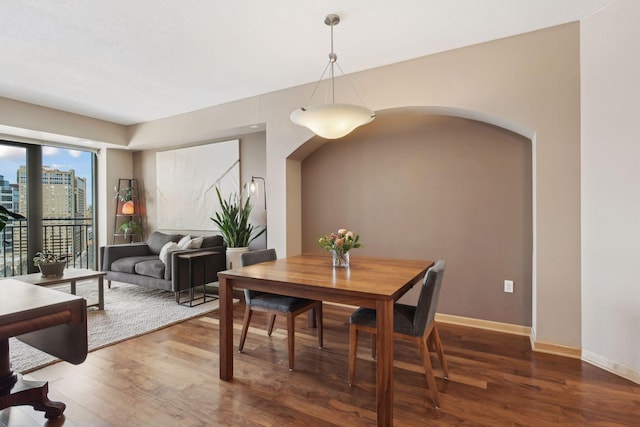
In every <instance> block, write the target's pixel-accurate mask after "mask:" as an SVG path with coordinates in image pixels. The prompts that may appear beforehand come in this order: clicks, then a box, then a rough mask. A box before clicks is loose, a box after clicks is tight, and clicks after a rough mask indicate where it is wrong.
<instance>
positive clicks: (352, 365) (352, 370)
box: [349, 324, 359, 386]
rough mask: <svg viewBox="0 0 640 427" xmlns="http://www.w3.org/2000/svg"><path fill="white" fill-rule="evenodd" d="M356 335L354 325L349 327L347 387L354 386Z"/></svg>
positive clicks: (356, 330)
mask: <svg viewBox="0 0 640 427" xmlns="http://www.w3.org/2000/svg"><path fill="white" fill-rule="evenodd" d="M358 335H359V331H358V328H357V327H356V325H354V324H352V325H351V326H349V385H350V386H352V385H353V384H355V379H356V356H357V354H358Z"/></svg>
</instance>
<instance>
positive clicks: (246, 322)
mask: <svg viewBox="0 0 640 427" xmlns="http://www.w3.org/2000/svg"><path fill="white" fill-rule="evenodd" d="M252 313H253V311H252V310H251V308H250V307H249V306H246V308H245V310H244V321H243V322H242V334H240V344H239V345H238V351H242V349H243V348H244V340H245V339H246V338H247V331H248V330H249V323H250V322H251V314H252Z"/></svg>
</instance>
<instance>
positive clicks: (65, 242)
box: [0, 218, 96, 277]
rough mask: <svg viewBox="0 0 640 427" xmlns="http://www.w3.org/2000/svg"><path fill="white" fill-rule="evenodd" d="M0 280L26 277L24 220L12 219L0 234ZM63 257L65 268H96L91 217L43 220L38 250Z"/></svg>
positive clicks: (26, 259) (25, 230)
mask: <svg viewBox="0 0 640 427" xmlns="http://www.w3.org/2000/svg"><path fill="white" fill-rule="evenodd" d="M0 239H1V240H0V242H1V243H2V244H0V277H11V276H17V275H21V274H27V273H28V272H29V271H28V267H29V266H30V265H31V266H32V265H33V264H32V263H33V260H31V259H28V255H27V221H26V220H14V221H10V222H9V223H7V226H6V227H5V229H4V230H2V231H1V232H0ZM44 249H48V250H50V251H51V252H53V253H56V254H64V255H67V259H66V261H67V267H76V268H92V269H95V268H96V261H95V257H94V252H95V251H94V233H93V225H92V218H44V219H43V220H42V248H37V249H36V251H35V252H38V251H41V250H44Z"/></svg>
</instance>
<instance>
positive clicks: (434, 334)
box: [431, 325, 449, 379]
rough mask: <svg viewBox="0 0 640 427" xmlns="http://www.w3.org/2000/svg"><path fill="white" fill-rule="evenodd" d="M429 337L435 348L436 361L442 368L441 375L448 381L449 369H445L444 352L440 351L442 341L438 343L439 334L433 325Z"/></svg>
mask: <svg viewBox="0 0 640 427" xmlns="http://www.w3.org/2000/svg"><path fill="white" fill-rule="evenodd" d="M431 337H432V338H433V343H434V344H435V346H436V352H437V353H438V359H440V366H442V373H443V375H444V377H445V378H446V379H449V368H448V367H447V362H446V361H445V360H444V350H443V349H442V341H440V334H439V333H438V328H437V327H436V326H435V325H434V326H433V331H431Z"/></svg>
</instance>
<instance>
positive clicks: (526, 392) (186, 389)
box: [0, 305, 640, 427]
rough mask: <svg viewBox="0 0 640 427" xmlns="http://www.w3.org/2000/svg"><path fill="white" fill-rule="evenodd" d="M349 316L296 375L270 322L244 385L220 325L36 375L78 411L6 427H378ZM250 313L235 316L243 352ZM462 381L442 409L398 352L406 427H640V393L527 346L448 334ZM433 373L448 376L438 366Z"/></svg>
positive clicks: (330, 310)
mask: <svg viewBox="0 0 640 427" xmlns="http://www.w3.org/2000/svg"><path fill="white" fill-rule="evenodd" d="M350 312H351V309H350V308H346V307H336V306H331V305H325V310H324V316H325V322H324V327H325V329H324V334H325V335H324V342H325V348H324V349H323V350H318V348H317V346H316V339H315V336H314V335H315V331H314V330H312V329H308V328H307V327H306V318H305V316H301V317H300V318H299V319H298V322H297V324H296V326H297V328H298V333H297V335H296V370H295V371H294V372H289V370H288V369H287V344H286V331H285V330H284V329H283V328H285V327H286V326H285V321H284V319H279V320H278V322H277V323H276V328H280V329H278V330H276V331H274V334H273V336H272V337H271V338H268V337H267V336H266V333H265V325H266V322H265V320H266V319H265V318H264V317H263V316H260V315H256V316H255V317H254V320H253V322H252V325H253V326H254V327H255V328H256V329H254V330H252V331H251V332H250V334H249V336H248V337H247V343H246V345H245V352H244V353H243V354H237V355H236V357H235V377H234V380H233V382H229V383H227V382H224V381H220V380H219V379H218V315H217V313H214V314H210V315H207V316H204V317H201V318H197V319H192V320H189V321H187V322H184V323H182V324H178V325H175V326H172V327H169V328H166V329H163V330H161V331H158V332H154V333H151V334H148V335H144V336H142V337H139V338H135V339H131V340H129V341H126V342H123V343H120V344H117V345H114V346H111V347H107V348H104V349H101V350H97V351H94V352H92V353H90V354H89V357H88V358H87V361H86V362H84V363H83V364H82V365H78V366H74V365H70V364H67V363H57V364H54V365H51V366H49V367H46V368H43V369H41V370H39V371H36V372H34V373H32V374H30V376H31V377H34V378H36V379H46V380H49V387H50V393H49V396H50V397H51V398H52V399H54V400H61V401H63V402H65V403H66V404H67V410H66V412H65V416H64V417H63V418H61V419H58V420H54V421H51V422H49V423H45V421H46V420H45V418H44V416H43V415H42V413H41V412H35V411H33V410H32V409H31V408H30V407H16V408H10V409H5V410H3V411H0V426H42V425H47V426H62V425H64V426H67V427H68V426H92V427H93V426H98V427H99V426H309V427H310V426H333V425H336V426H369V425H375V419H376V415H375V382H374V381H375V364H374V362H373V361H372V360H371V359H370V357H369V355H370V353H369V344H370V340H369V339H368V338H367V337H362V338H361V343H362V344H361V346H360V347H361V348H360V351H359V359H358V366H357V371H356V385H355V386H354V387H349V385H348V384H347V353H348V333H347V332H348V326H347V318H348V315H349V313H350ZM242 313H243V307H241V306H239V307H237V308H236V309H235V317H236V325H235V327H236V335H235V342H236V344H237V342H238V337H239V333H240V326H241V318H242ZM439 328H440V335H441V337H442V342H443V345H444V349H445V354H446V358H447V361H448V364H449V371H450V373H451V378H450V380H448V381H447V380H444V379H442V375H441V372H437V376H438V378H437V379H436V381H437V384H438V389H439V392H440V400H441V403H442V409H440V410H435V409H433V407H432V403H431V400H430V398H429V395H428V390H427V385H426V380H425V377H424V375H423V371H422V367H421V364H420V363H421V362H420V355H419V352H418V349H417V348H414V347H413V346H412V345H410V344H409V343H404V342H397V343H396V351H395V359H396V362H395V366H396V369H395V370H394V378H395V389H394V392H395V406H394V415H395V425H396V426H422V425H444V426H446V425H461V424H464V425H487V426H498V425H531V426H543V425H563V426H567V425H576V426H578V425H588V426H593V425H606V426H614V425H621V426H634V425H635V426H637V425H640V385H637V384H634V383H632V382H629V381H626V380H623V379H621V378H619V377H617V376H615V375H612V374H610V373H607V372H605V371H603V370H601V369H598V368H595V367H593V366H591V365H589V364H586V363H583V362H580V361H579V360H572V359H566V358H562V357H558V356H552V355H546V354H539V353H532V352H531V351H530V349H529V342H528V339H527V338H526V337H519V336H513V335H507V334H501V333H496V332H488V331H482V330H477V329H472V328H466V327H461V326H451V325H444V324H443V325H440V326H439ZM433 360H434V366H435V367H436V369H439V365H438V363H437V359H436V358H434V359H433Z"/></svg>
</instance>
